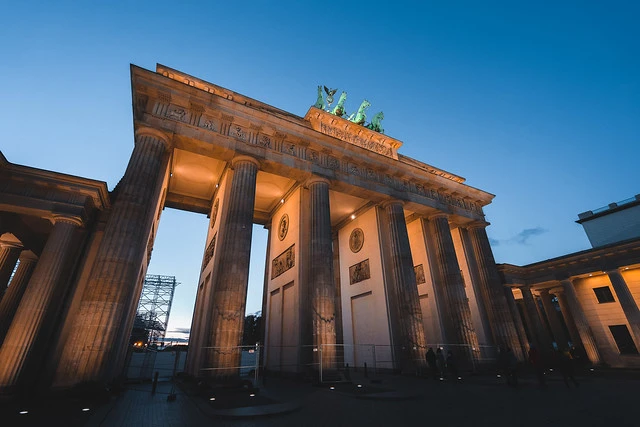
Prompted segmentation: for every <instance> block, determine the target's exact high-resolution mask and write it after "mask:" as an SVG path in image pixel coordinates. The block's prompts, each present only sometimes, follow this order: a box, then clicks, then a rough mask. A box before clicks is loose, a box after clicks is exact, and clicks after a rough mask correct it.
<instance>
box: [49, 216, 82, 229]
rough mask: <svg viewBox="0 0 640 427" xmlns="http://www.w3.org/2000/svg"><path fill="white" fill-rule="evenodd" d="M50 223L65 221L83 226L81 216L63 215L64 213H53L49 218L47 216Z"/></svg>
mask: <svg viewBox="0 0 640 427" xmlns="http://www.w3.org/2000/svg"><path fill="white" fill-rule="evenodd" d="M49 221H51V224H53V225H56V224H57V223H59V222H66V223H67V224H73V225H75V226H77V227H82V226H83V221H82V218H80V217H79V216H74V215H64V214H53V215H52V216H51V218H49Z"/></svg>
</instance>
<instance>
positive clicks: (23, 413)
mask: <svg viewBox="0 0 640 427" xmlns="http://www.w3.org/2000/svg"><path fill="white" fill-rule="evenodd" d="M28 413H29V411H20V412H19V414H20V415H27V414H28Z"/></svg>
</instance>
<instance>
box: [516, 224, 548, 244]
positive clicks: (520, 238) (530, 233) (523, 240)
mask: <svg viewBox="0 0 640 427" xmlns="http://www.w3.org/2000/svg"><path fill="white" fill-rule="evenodd" d="M546 232H547V230H545V229H544V228H542V227H536V228H525V229H524V230H522V231H521V232H519V233H518V234H516V235H515V236H514V237H512V238H511V239H510V240H511V241H512V242H514V243H517V244H518V245H528V244H529V240H530V239H531V238H532V237H534V236H539V235H541V234H544V233H546Z"/></svg>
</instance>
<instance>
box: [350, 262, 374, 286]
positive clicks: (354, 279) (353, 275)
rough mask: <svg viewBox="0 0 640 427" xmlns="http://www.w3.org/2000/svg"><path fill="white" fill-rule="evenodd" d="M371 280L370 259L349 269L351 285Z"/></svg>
mask: <svg viewBox="0 0 640 427" xmlns="http://www.w3.org/2000/svg"><path fill="white" fill-rule="evenodd" d="M370 278H371V270H370V269H369V259H368V258H367V259H365V260H364V261H360V262H359V263H357V264H354V265H352V266H351V267H349V284H351V285H353V284H355V283H358V282H362V281H363V280H367V279H370Z"/></svg>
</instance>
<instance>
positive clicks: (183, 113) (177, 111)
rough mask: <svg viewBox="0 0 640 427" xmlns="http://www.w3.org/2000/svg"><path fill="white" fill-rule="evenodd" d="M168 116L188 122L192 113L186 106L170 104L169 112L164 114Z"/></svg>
mask: <svg viewBox="0 0 640 427" xmlns="http://www.w3.org/2000/svg"><path fill="white" fill-rule="evenodd" d="M164 116H165V117H166V118H168V119H171V120H176V121H178V122H188V121H189V119H190V118H191V113H189V111H188V110H187V109H186V108H183V107H180V106H179V105H173V104H172V105H169V108H167V112H166V113H165V115H164Z"/></svg>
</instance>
